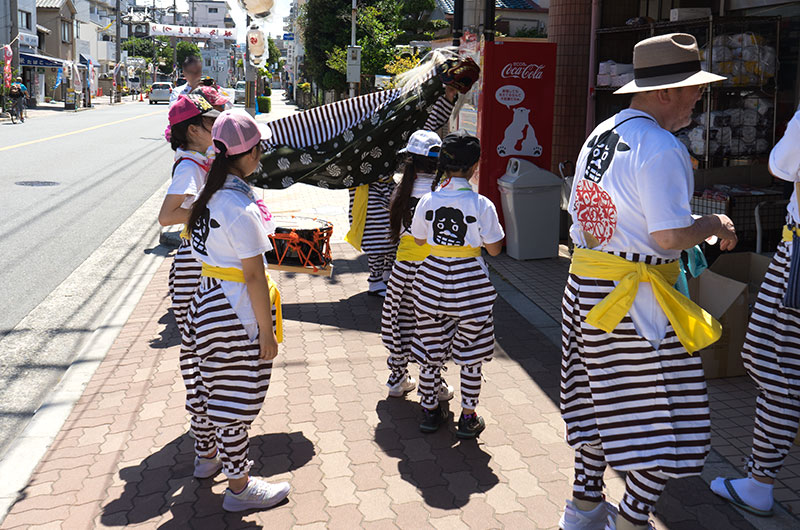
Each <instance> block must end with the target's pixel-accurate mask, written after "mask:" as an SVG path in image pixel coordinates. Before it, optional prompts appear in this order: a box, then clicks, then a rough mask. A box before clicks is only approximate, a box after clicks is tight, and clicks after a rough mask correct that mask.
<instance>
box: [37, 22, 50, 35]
mask: <svg viewBox="0 0 800 530" xmlns="http://www.w3.org/2000/svg"><path fill="white" fill-rule="evenodd" d="M36 31H41V32H42V33H44V34H45V35H50V33H51V32H50V30H49V29H48V28H46V27H44V26H42V25H39V24H36Z"/></svg>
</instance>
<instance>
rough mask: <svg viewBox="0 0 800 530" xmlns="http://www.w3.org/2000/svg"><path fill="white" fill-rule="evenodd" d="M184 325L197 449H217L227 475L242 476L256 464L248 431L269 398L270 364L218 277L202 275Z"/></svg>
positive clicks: (186, 379)
mask: <svg viewBox="0 0 800 530" xmlns="http://www.w3.org/2000/svg"><path fill="white" fill-rule="evenodd" d="M274 318H275V314H274V308H273V319H274ZM186 329H187V333H186V334H185V335H184V336H183V337H182V344H181V357H180V364H181V374H182V376H183V381H184V383H185V385H186V410H187V411H189V413H190V414H191V415H192V418H191V429H192V433H193V434H194V437H195V450H196V452H197V453H198V454H207V453H209V452H211V451H212V450H213V448H214V447H215V446H216V447H218V448H219V450H220V454H221V456H222V463H223V472H224V473H225V475H226V476H227V477H228V478H229V479H231V478H241V477H244V476H245V475H246V474H247V472H248V471H249V470H250V467H251V466H252V464H253V462H252V461H251V460H249V459H248V457H247V456H248V455H247V453H248V449H249V442H248V436H247V430H248V428H249V426H250V424H251V423H252V422H253V420H254V419H255V418H256V416H257V415H258V413H259V411H260V410H261V405H262V403H263V402H264V398H265V397H266V394H267V389H268V388H269V381H270V375H271V374H272V362H271V361H263V360H261V359H260V358H259V350H260V348H259V343H258V339H257V338H256V340H254V341H253V340H250V337H249V336H248V334H247V331H246V330H245V329H244V327H243V326H242V324H241V322H240V321H239V319H238V317H237V316H236V312H235V311H234V310H233V308H231V305H230V303H228V299H227V298H226V297H225V293H224V292H223V290H222V286H221V282H220V280H217V279H215V278H208V277H202V278H201V282H200V287H199V288H198V290H197V292H196V293H195V295H194V298H193V299H192V303H191V305H190V307H189V313H188V315H187V318H186Z"/></svg>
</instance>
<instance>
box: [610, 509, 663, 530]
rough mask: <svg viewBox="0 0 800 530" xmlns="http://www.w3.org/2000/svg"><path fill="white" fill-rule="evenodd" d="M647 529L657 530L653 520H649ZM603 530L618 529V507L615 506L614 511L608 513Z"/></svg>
mask: <svg viewBox="0 0 800 530" xmlns="http://www.w3.org/2000/svg"><path fill="white" fill-rule="evenodd" d="M646 528H647V530H656V525H654V524H653V521H647V526H646ZM603 530H617V509H616V508H614V513H613V514H609V515H608V520H607V521H606V526H605V528H604V529H603Z"/></svg>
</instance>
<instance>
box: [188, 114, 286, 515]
mask: <svg viewBox="0 0 800 530" xmlns="http://www.w3.org/2000/svg"><path fill="white" fill-rule="evenodd" d="M269 136H270V132H269V129H266V128H262V127H261V126H259V125H258V124H257V123H256V122H255V121H254V120H253V119H252V118H251V117H250V116H249V115H248V114H246V113H244V112H241V111H235V110H232V111H231V110H228V111H225V112H223V113H222V114H221V115H220V116H219V118H217V121H216V122H215V123H214V128H213V130H212V138H213V145H214V150H215V151H216V157H215V158H214V161H213V163H212V165H211V169H210V171H209V173H208V179H207V181H206V184H205V186H204V187H203V190H202V191H201V192H200V195H199V196H198V197H197V200H196V201H195V203H194V204H193V206H192V211H191V216H190V217H189V223H188V227H189V232H190V238H191V245H192V254H193V256H194V257H195V258H196V259H198V260H200V261H202V278H201V282H200V287H199V288H198V289H197V291H196V292H195V294H194V297H193V299H192V302H191V305H190V307H189V312H188V315H187V317H186V328H187V334H186V336H187V337H188V340H187V341H184V342H183V344H182V346H181V359H182V363H184V364H183V375H184V379H185V380H186V388H187V396H186V409H187V410H188V411H189V412H190V413H191V431H192V434H193V435H194V438H195V451H196V453H197V457H196V458H195V472H194V474H195V476H196V477H209V478H210V477H213V476H215V475H216V474H217V473H219V471H220V470H222V472H223V473H224V474H225V476H226V477H227V478H228V489H227V490H226V491H225V495H224V498H223V502H222V507H223V508H224V509H225V510H227V511H231V512H238V511H243V510H252V509H266V508H270V507H272V506H275V505H276V504H278V503H280V502H281V501H283V499H285V498H286V496H287V495H288V494H289V484H288V483H286V482H282V483H279V484H270V483H268V482H266V481H264V480H263V479H257V478H253V477H250V476H249V472H250V468H251V466H252V465H253V462H252V460H250V459H249V458H248V447H249V439H248V433H247V431H248V429H249V427H250V424H251V423H252V422H253V420H254V419H255V418H256V416H257V415H258V413H259V411H260V410H261V405H262V404H263V402H264V398H265V396H266V394H267V389H268V388H269V381H270V375H271V373H272V360H273V359H274V358H275V357H276V356H277V355H278V342H279V341H280V339H281V335H282V328H281V311H280V293H279V292H278V290H277V287H276V286H275V284H274V283H273V282H272V280H271V278H270V277H269V275H268V274H267V273H266V271H265V265H266V263H265V261H264V253H265V252H267V251H269V250H271V249H272V244H271V243H270V239H269V235H270V234H271V233H274V231H275V227H274V225H273V224H272V223H271V221H268V220H266V219H265V217H264V215H263V213H262V209H261V208H260V207H259V205H258V204H257V202H256V198H255V195H254V194H253V190H252V188H251V187H250V185H249V184H248V183H247V178H248V177H249V176H250V175H252V174H253V172H255V170H256V169H257V168H258V166H259V163H260V159H261V141H262V140H266V139H267V138H269ZM184 360H185V362H184Z"/></svg>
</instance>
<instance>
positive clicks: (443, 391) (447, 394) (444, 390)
mask: <svg viewBox="0 0 800 530" xmlns="http://www.w3.org/2000/svg"><path fill="white" fill-rule="evenodd" d="M454 393H455V389H454V388H453V385H448V384H447V383H444V382H443V384H442V386H440V387H439V401H450V400H451V399H453V394H454Z"/></svg>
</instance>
